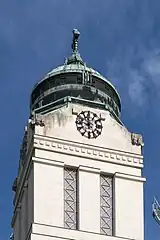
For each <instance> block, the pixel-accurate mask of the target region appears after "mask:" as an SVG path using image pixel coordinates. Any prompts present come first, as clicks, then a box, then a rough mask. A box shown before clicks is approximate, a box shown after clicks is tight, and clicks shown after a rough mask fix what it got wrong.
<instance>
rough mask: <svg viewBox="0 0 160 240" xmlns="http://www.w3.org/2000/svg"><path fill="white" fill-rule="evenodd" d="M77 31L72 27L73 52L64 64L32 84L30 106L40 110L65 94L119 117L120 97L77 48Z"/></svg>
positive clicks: (58, 100) (64, 98)
mask: <svg viewBox="0 0 160 240" xmlns="http://www.w3.org/2000/svg"><path fill="white" fill-rule="evenodd" d="M79 35H80V33H79V32H78V30H76V29H74V30H73V41H72V54H71V56H70V57H69V58H68V59H66V61H65V63H64V65H62V66H59V67H57V68H55V69H53V70H52V71H50V72H49V73H47V74H46V75H45V77H44V78H43V79H42V80H40V81H39V82H38V83H37V84H36V85H35V87H34V89H33V91H32V94H31V104H30V108H31V111H32V110H37V109H38V111H41V109H42V110H43V109H45V107H47V108H48V106H50V105H52V104H54V105H58V104H60V102H62V101H64V100H65V101H66V98H68V97H69V98H70V100H73V101H76V102H78V101H80V102H81V103H82V104H85V105H86V104H92V105H93V106H95V107H98V106H100V105H101V106H103V107H105V108H106V109H108V110H109V111H110V112H112V113H113V115H115V116H117V117H118V118H119V117H120V111H121V103H120V97H119V94H118V92H117V90H116V89H115V87H114V86H113V85H112V84H111V82H110V81H108V80H107V79H106V78H105V77H103V76H102V75H101V74H100V73H99V72H97V71H96V70H94V69H92V68H89V67H88V66H86V64H85V63H84V61H83V60H82V58H81V56H80V54H79V52H78V38H79Z"/></svg>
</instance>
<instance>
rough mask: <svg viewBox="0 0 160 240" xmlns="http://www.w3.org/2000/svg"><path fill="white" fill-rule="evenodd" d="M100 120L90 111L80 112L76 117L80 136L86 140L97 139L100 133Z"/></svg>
mask: <svg viewBox="0 0 160 240" xmlns="http://www.w3.org/2000/svg"><path fill="white" fill-rule="evenodd" d="M103 120H104V119H102V118H101V117H98V116H97V114H96V113H93V112H91V111H82V112H81V113H79V114H78V115H77V118H76V126H77V130H78V131H79V132H80V133H81V135H82V136H84V137H86V138H89V139H90V138H97V137H98V136H99V135H100V134H101V132H102V128H103V126H102V121H103Z"/></svg>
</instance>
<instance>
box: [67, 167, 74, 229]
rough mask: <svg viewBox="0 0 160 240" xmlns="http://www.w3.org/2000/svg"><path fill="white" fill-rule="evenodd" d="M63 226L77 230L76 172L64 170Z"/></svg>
mask: <svg viewBox="0 0 160 240" xmlns="http://www.w3.org/2000/svg"><path fill="white" fill-rule="evenodd" d="M64 201H65V204H64V208H65V209H64V226H65V228H69V229H76V228H77V171H76V169H70V168H65V170H64Z"/></svg>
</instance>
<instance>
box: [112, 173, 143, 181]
mask: <svg viewBox="0 0 160 240" xmlns="http://www.w3.org/2000/svg"><path fill="white" fill-rule="evenodd" d="M114 178H121V179H126V180H131V181H137V182H146V178H143V177H138V176H132V175H127V174H124V173H115V174H114Z"/></svg>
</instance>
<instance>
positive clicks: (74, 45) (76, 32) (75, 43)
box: [72, 29, 80, 52]
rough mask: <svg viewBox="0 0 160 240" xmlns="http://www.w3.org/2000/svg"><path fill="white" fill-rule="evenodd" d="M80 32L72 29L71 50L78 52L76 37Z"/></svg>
mask: <svg viewBox="0 0 160 240" xmlns="http://www.w3.org/2000/svg"><path fill="white" fill-rule="evenodd" d="M79 35H80V32H79V31H78V30H77V29H73V41H72V50H73V52H78V38H79Z"/></svg>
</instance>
